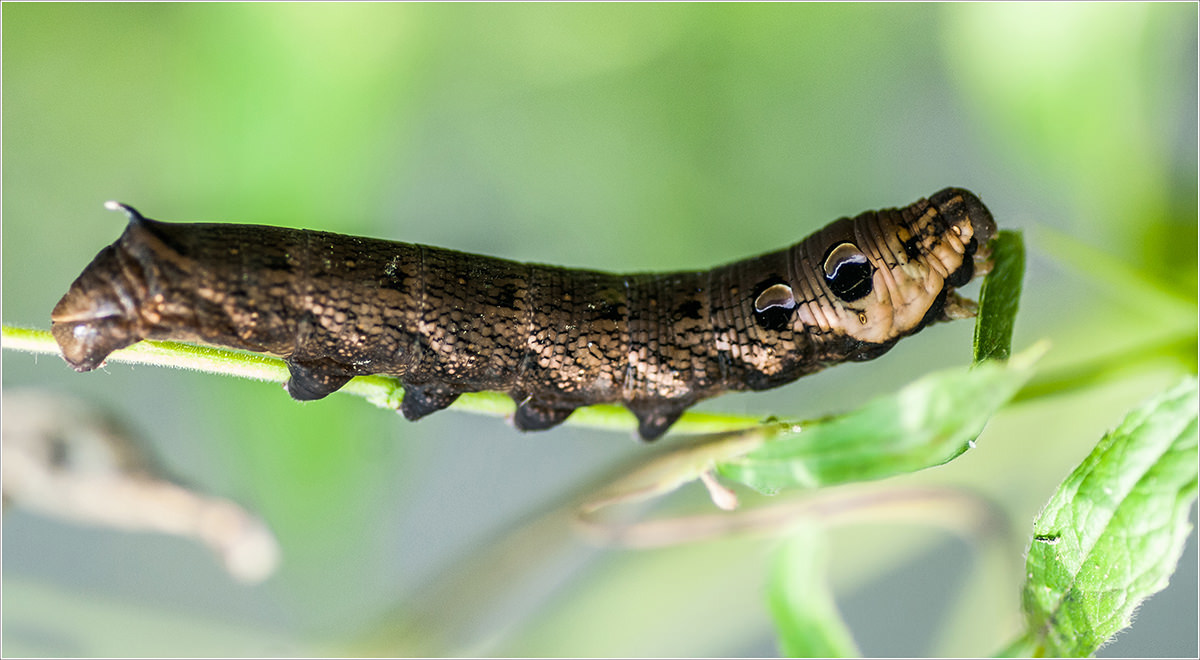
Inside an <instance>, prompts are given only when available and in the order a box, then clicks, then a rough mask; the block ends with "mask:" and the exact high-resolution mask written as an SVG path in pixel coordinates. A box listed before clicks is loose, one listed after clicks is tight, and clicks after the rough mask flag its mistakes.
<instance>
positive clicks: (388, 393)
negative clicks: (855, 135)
mask: <svg viewBox="0 0 1200 660" xmlns="http://www.w3.org/2000/svg"><path fill="white" fill-rule="evenodd" d="M3 348H4V349H5V350H17V351H24V352H27V353H42V354H47V355H58V354H59V349H58V344H57V343H56V342H55V341H54V337H52V336H51V335H50V333H49V332H47V331H45V330H36V329H33V328H19V327H15V326H10V325H7V324H6V325H4V326H3ZM107 361H108V362H112V363H118V364H147V365H153V366H158V367H174V368H177V369H194V370H196V371H203V372H205V373H211V374H221V375H225V376H237V377H239V378H249V379H251V380H261V381H268V382H275V383H284V382H286V381H287V379H288V378H289V374H288V368H287V365H286V364H284V362H283V360H280V359H279V358H274V357H269V356H266V355H260V354H258V353H248V352H245V351H234V350H229V349H224V348H215V347H211V346H197V345H193V344H183V343H179V342H169V341H149V340H146V341H141V342H138V343H137V344H134V345H133V346H130V347H128V348H122V349H120V350H117V351H113V352H112V354H110V355H109V356H108V359H107ZM338 391H339V392H344V393H346V394H352V395H355V396H359V397H362V398H364V399H366V400H367V401H369V402H371V403H373V404H375V405H376V406H379V407H380V408H387V409H389V410H397V409H398V408H399V407H400V401H401V399H403V398H404V389H403V387H402V386H401V384H400V381H398V380H396V379H395V378H391V377H388V376H358V377H356V378H354V379H353V380H351V381H350V382H349V383H347V384H346V386H345V387H343V388H342V389H340V390H338ZM452 407H453V408H454V409H455V410H459V411H464V412H471V413H477V414H484V415H491V416H495V417H503V416H505V415H510V414H512V411H513V407H514V404H513V401H512V399H511V398H510V397H509V396H508V395H507V394H504V393H501V392H472V393H468V394H464V395H462V396H461V397H459V399H458V401H456V402H455V403H454V405H453V406H452ZM761 422H762V419H761V418H758V417H751V416H748V415H725V414H715V413H705V412H688V413H685V414H684V415H683V417H681V418H680V419H679V421H678V422H676V423H675V425H674V427H672V428H673V430H674V431H676V432H681V433H721V432H725V431H735V430H739V429H746V428H753V427H755V426H758V425H759V424H760V423H761ZM567 423H568V424H570V425H572V426H580V427H588V428H600V429H613V430H631V429H633V428H635V426H636V421H635V419H634V417H633V415H632V414H631V413H630V412H629V411H627V410H625V409H624V408H622V407H620V406H615V405H597V406H588V407H586V408H580V409H579V410H577V411H575V413H574V414H572V415H571V417H570V418H569V419H568V420H567Z"/></svg>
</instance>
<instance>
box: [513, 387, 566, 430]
mask: <svg viewBox="0 0 1200 660" xmlns="http://www.w3.org/2000/svg"><path fill="white" fill-rule="evenodd" d="M512 397H513V401H516V403H517V410H516V412H514V413H513V417H512V423H513V426H515V427H516V428H517V430H519V431H543V430H545V429H548V428H553V427H555V426H558V425H559V424H562V423H563V421H564V420H566V419H567V417H570V416H571V413H573V412H575V408H573V407H571V408H561V407H554V406H550V405H547V404H545V403H542V402H539V401H536V400H534V399H533V398H532V397H528V396H522V395H521V394H520V393H514V394H513V395H512Z"/></svg>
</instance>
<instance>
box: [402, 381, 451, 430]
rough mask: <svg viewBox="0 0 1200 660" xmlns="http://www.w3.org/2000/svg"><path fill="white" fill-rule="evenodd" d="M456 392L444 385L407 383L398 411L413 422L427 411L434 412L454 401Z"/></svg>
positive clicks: (426, 413)
mask: <svg viewBox="0 0 1200 660" xmlns="http://www.w3.org/2000/svg"><path fill="white" fill-rule="evenodd" d="M458 395H459V392H456V391H454V390H452V389H450V388H449V387H446V386H445V385H437V384H429V385H409V384H408V383H405V384H404V400H403V401H401V402H400V412H401V413H402V414H403V415H404V418H405V419H407V420H408V421H410V422H415V421H417V420H418V419H421V418H422V417H424V416H425V415H428V414H429V413H435V412H437V411H439V410H441V409H442V408H445V407H447V406H449V405H450V404H452V403H454V400H455V399H457V398H458Z"/></svg>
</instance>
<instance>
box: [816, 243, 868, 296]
mask: <svg viewBox="0 0 1200 660" xmlns="http://www.w3.org/2000/svg"><path fill="white" fill-rule="evenodd" d="M874 272H875V269H874V268H872V267H871V263H870V262H869V261H868V260H867V255H865V254H863V253H862V251H861V250H859V249H858V247H857V246H856V245H854V244H853V243H842V244H840V245H836V246H834V247H833V249H831V250H830V251H829V255H828V256H826V257H825V281H826V282H828V283H829V290H830V291H833V294H834V295H835V296H837V297H838V298H841V299H842V300H844V301H846V302H854V301H855V300H858V299H860V298H862V297H863V296H866V295H867V294H869V293H871V286H872V282H871V275H872V274H873V273H874Z"/></svg>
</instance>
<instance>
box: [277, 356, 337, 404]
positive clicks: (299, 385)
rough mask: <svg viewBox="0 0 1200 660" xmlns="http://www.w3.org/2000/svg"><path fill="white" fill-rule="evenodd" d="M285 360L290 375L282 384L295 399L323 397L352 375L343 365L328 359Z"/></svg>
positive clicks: (307, 399)
mask: <svg viewBox="0 0 1200 660" xmlns="http://www.w3.org/2000/svg"><path fill="white" fill-rule="evenodd" d="M285 362H286V363H287V366H288V371H289V372H290V373H291V374H292V377H291V378H290V379H288V382H286V383H284V384H283V388H284V389H285V390H287V393H288V394H290V395H292V398H293V399H295V400H297V401H315V400H316V399H324V398H325V397H327V396H329V395H330V394H333V393H334V392H336V391H338V389H339V388H341V386H342V385H345V384H346V383H348V382H350V379H351V378H353V377H354V376H353V375H351V374H347V373H346V370H345V368H344V367H343V366H341V365H339V364H338V363H336V362H334V361H332V360H328V359H322V360H313V361H303V362H293V361H292V360H285Z"/></svg>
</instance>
